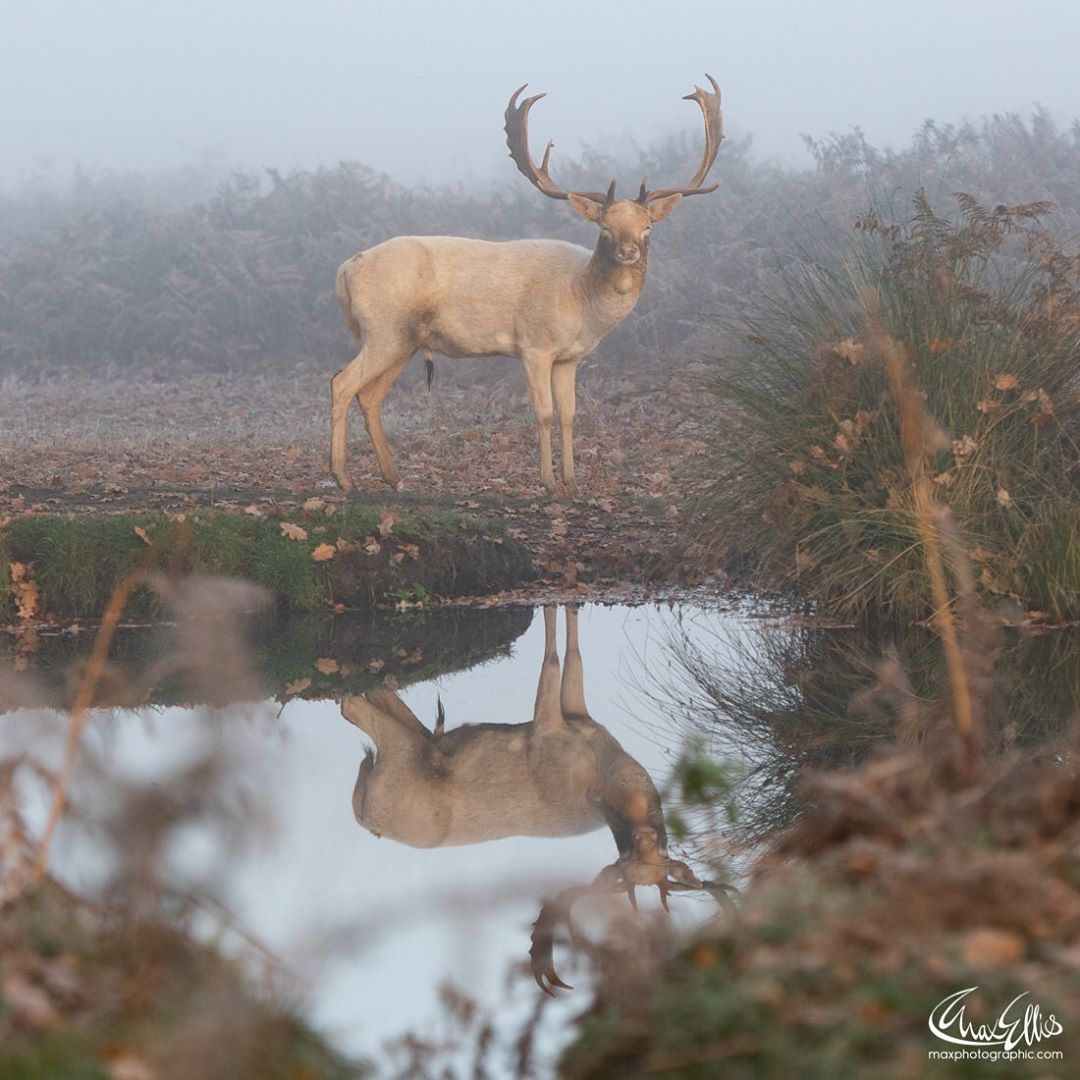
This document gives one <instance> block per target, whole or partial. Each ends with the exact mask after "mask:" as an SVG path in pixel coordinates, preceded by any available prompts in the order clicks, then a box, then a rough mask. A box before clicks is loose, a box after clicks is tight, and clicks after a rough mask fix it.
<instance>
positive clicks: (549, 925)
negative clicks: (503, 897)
mask: <svg viewBox="0 0 1080 1080" xmlns="http://www.w3.org/2000/svg"><path fill="white" fill-rule="evenodd" d="M624 887H625V885H624V882H623V879H622V873H621V871H620V870H619V867H618V864H617V863H613V864H612V865H611V866H606V867H604V869H603V870H601V871H600V873H599V874H597V876H596V879H595V880H594V881H593V883H592V884H591V885H575V886H574V887H573V888H570V889H564V890H563V891H562V892H561V893H559V895H558V896H556V897H555V899H554V900H547V901H545V902H544V903H543V904H541V906H540V914H539V915H537V917H536V922H534V923H533V925H532V936H531V939H530V945H529V966H530V967H531V969H532V975H533V978H534V979H535V980H536V985H537V986H539V987H540V989H541V990H543V991H544V993H545V994H547V995H548V996H549V997H554V996H555V991H554V990H552V987H553V986H558V987H561V988H562V989H563V990H573V989H574V988H573V987H572V986H571V985H570V984H569V983H565V982H563V981H562V979H560V978H559V975H558V973H557V972H556V970H555V932H556V930H557V929H558V928H559V924H560V923H562V924H563V925H565V926H566V929H567V932H568V933H569V934H570V940H571V941H572V942H574V943H575V944H577V941H578V939H577V934H576V933H575V932H574V924H573V922H572V921H571V919H570V910H571V908H573V906H574V904H576V903H577V901H578V900H580V899H581V897H583V896H585V895H586V894H587V893H595V892H616V891H621V890H622V889H623V888H624ZM545 980H546V981H545Z"/></svg>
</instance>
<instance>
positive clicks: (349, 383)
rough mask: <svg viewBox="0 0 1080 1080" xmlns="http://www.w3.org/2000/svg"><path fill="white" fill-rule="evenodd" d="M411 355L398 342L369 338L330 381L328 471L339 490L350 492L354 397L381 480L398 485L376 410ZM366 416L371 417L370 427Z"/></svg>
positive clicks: (410, 348)
mask: <svg viewBox="0 0 1080 1080" xmlns="http://www.w3.org/2000/svg"><path fill="white" fill-rule="evenodd" d="M412 353H413V349H412V347H411V346H410V345H408V344H406V343H405V342H403V341H401V340H398V339H396V338H394V339H380V338H376V337H374V336H373V337H370V338H369V339H368V340H367V341H366V342H365V343H364V347H363V348H362V349H361V350H360V352H359V353H358V354H357V356H356V357H355V358H354V359H353V360H351V361H350V362H349V363H348V364H346V365H345V367H343V368H342V369H341V370H340V371H339V372H338V373H337V374H336V375H335V376H334V377H333V379H331V380H330V393H331V412H330V469H331V471H332V472H333V474H334V479H335V480H336V481H337V484H338V487H340V488H341V490H342V491H351V490H352V484H351V482H350V481H349V475H348V470H347V468H346V459H347V455H348V441H349V407H350V406H351V405H352V400H353V398H354V397H355V398H356V399H357V401H358V402H359V403H360V407H361V409H362V410H363V411H364V419H365V421H366V422H367V427H368V432H369V433H370V434H371V440H372V442H373V443H374V444H375V454H376V456H377V457H378V459H379V468H380V470H381V471H382V475H383V479H384V480H386V482H387V483H388V484H391V485H392V486H396V485H397V484H398V483H399V479H398V477H397V470H396V469H395V468H394V459H393V458H392V457H391V456H390V448H389V446H387V443H386V435H385V433H384V432H383V429H382V421H381V418H380V417H379V412H378V410H379V407H380V406H381V404H382V399H383V398H384V397H385V396H386V391H387V390H389V389H390V384H391V383H392V382H393V381H394V379H396V378H397V377H398V375H400V374H401V370H402V368H404V367H405V365H406V364H407V363H408V361H409V357H410V356H411V355H412ZM372 403H374V405H373V404H372ZM369 413H372V414H373V415H374V417H375V420H374V425H373V424H372V420H371V416H370V415H369ZM391 477H393V479H391Z"/></svg>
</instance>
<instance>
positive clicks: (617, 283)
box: [581, 247, 648, 330]
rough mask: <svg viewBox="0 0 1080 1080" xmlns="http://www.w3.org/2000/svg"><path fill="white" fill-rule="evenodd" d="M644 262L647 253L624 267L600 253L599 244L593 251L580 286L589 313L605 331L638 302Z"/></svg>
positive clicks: (643, 277)
mask: <svg viewBox="0 0 1080 1080" xmlns="http://www.w3.org/2000/svg"><path fill="white" fill-rule="evenodd" d="M647 265H648V255H647V254H646V253H643V254H642V256H641V258H640V259H639V260H638V261H637V262H636V263H634V264H633V265H631V266H623V265H621V264H620V263H617V262H615V261H614V260H612V259H611V258H610V257H609V256H607V255H605V254H603V253H601V251H600V249H599V247H598V248H597V249H596V250H595V251H594V252H593V254H592V258H591V259H589V261H588V263H587V264H586V267H585V273H584V275H583V277H582V281H581V289H582V293H583V295H584V297H585V302H586V304H587V306H588V308H589V313H590V314H591V315H592V317H593V319H594V321H595V322H596V323H598V324H599V325H602V326H603V327H604V328H605V330H607V329H610V328H611V327H612V326H614V325H616V324H617V323H619V322H622V320H623V319H625V318H626V316H627V315H628V314H629V313H630V311H631V310H632V309H633V307H634V305H635V304H636V303H637V301H638V297H639V296H640V295H641V290H642V289H643V288H644V287H645V270H646V267H647Z"/></svg>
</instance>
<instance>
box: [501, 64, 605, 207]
mask: <svg viewBox="0 0 1080 1080" xmlns="http://www.w3.org/2000/svg"><path fill="white" fill-rule="evenodd" d="M528 85H529V84H528V83H522V84H521V86H519V87H518V88H517V89H516V90H515V91H514V93H513V94H512V95H511V97H510V104H509V105H507V106H506V114H505V115H506V145H507V146H508V147H509V148H510V157H511V158H513V160H514V164H515V165H516V166H517V167H518V171H519V172H520V173H521V175H522V176H524V177H525V178H526V179H527V180H528V181H529V183H531V184H533V185H534V186H535V187H536V188H538V189H539V190H540V191H542V192H543V193H544V194H545V195H547V196H548V197H549V198H552V199H569V198H570V196H571V195H572V194H573V195H580V196H581V197H582V198H583V199H590V200H591V201H592V202H595V203H599V204H600V205H601V206H606V205H607V204H608V203H610V202H612V201H613V200H614V198H615V181H614V180H612V181H611V186H610V187H609V188H608V190H607V194H606V195H605V194H604V193H603V192H600V191H574V192H570V191H564V190H563V189H562V188H560V187H559V186H558V185H557V184H556V183H555V181H554V180H552V179H551V174H550V173H549V172H548V162H549V161H550V160H551V148H552V147H553V146H554V145H555V140H554V139H551V140H549V141H548V144H547V146H546V147H545V148H544V158H543V160H542V161H541V162H540V164H539V165H537V164H536V162H535V161H533V159H532V155H531V154H530V153H529V110H530V109H531V108H532V107H533V106H534V105H535V104H536V103H537V102H538V101H539V100H540V99H541V98H542V97H547V94H533V96H532V97H527V98H526V99H525V100H524V101H523V102H522V103H521V104H520V105H519V104H518V103H517V100H518V98H519V97H520V96H521V92H522V91H523V90H524V89H525V87H526V86H528Z"/></svg>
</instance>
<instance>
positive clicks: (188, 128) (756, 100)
mask: <svg viewBox="0 0 1080 1080" xmlns="http://www.w3.org/2000/svg"><path fill="white" fill-rule="evenodd" d="M0 12H2V24H3V25H2V33H0V41H2V44H0V145H2V147H3V150H2V155H0V183H3V184H4V185H6V186H9V187H10V186H12V185H19V184H21V183H24V182H26V181H28V180H30V179H31V178H34V177H40V176H42V175H45V176H51V177H53V178H54V179H62V178H64V177H65V176H66V175H67V174H69V173H70V171H71V169H72V167H73V166H74V165H75V164H76V163H78V164H80V165H81V166H83V167H84V168H85V169H88V170H101V169H104V170H147V169H159V168H177V167H180V166H189V165H193V164H199V163H202V162H204V161H211V162H214V163H215V164H217V165H218V166H219V167H220V168H221V169H222V170H223V171H224V170H225V169H227V168H260V167H273V168H277V169H281V170H290V169H293V168H298V167H302V168H312V167H315V166H318V165H329V164H333V163H336V162H338V161H341V160H355V161H361V162H363V163H365V164H366V165H369V166H371V167H372V168H375V169H378V170H379V171H381V172H385V173H387V174H389V175H390V176H391V177H393V178H394V179H395V180H398V181H400V182H403V183H415V182H419V181H426V182H433V183H442V182H448V181H454V182H461V183H469V182H478V181H486V180H488V179H490V178H497V179H500V180H503V179H506V180H510V179H512V178H513V176H514V174H513V171H512V168H511V166H510V165H509V163H508V162H507V161H506V160H505V157H506V154H505V150H504V148H503V137H502V131H501V126H502V110H503V108H504V107H505V104H506V100H507V98H508V97H509V95H510V92H511V91H512V90H513V89H514V88H515V87H517V86H518V85H520V84H521V83H522V82H525V81H528V82H529V83H530V85H531V86H532V87H533V88H535V89H536V90H546V91H548V92H549V94H550V96H549V98H548V99H547V100H545V101H544V102H543V105H542V107H540V108H538V110H536V112H535V113H534V117H535V121H534V125H535V126H534V138H535V139H536V141H537V142H538V143H539V142H540V140H541V139H546V138H547V137H549V136H550V135H554V136H556V137H557V147H558V149H557V152H556V158H555V161H556V164H557V163H558V161H559V159H560V157H562V158H566V157H577V156H580V154H581V151H582V148H583V147H584V146H586V145H588V146H593V147H596V148H599V149H601V150H603V151H604V152H608V153H610V152H615V151H619V150H620V149H623V148H625V146H626V145H627V144H628V143H629V142H630V141H631V140H633V141H634V142H636V143H639V144H643V145H645V144H648V143H650V142H653V141H655V140H657V139H658V138H661V137H663V136H665V135H667V134H668V133H670V132H673V131H678V130H681V129H685V128H689V127H692V126H693V125H696V124H697V121H698V117H697V114H696V110H695V109H694V108H693V106H692V105H690V104H687V103H685V102H682V101H680V97H681V96H682V95H683V94H685V93H687V92H688V91H689V90H690V89H691V88H692V85H693V83H694V82H695V81H697V82H701V81H702V78H703V75H704V73H705V72H706V71H708V72H710V73H712V74H713V75H714V76H715V77H716V78H717V80H718V81H719V83H720V86H721V88H722V90H723V92H724V106H725V113H726V121H727V126H728V132H729V134H730V135H733V136H740V135H746V134H752V135H753V138H754V142H755V147H756V149H757V151H758V153H759V154H761V155H764V156H766V157H773V156H775V157H776V158H778V159H780V160H782V161H784V162H786V163H801V164H805V163H806V161H807V157H806V154H805V152H804V151H803V149H802V144H801V139H800V136H801V135H802V134H809V135H814V136H822V135H826V134H828V133H830V132H846V131H849V130H850V129H851V128H852V127H854V126H856V125H857V126H859V127H861V128H862V130H863V131H864V132H865V133H866V136H867V139H868V140H869V141H870V142H871V143H873V144H874V145H877V146H896V145H900V144H903V143H906V142H907V141H908V140H909V139H910V138H911V136H912V135H913V134H914V132H915V131H916V130H917V129H918V127H919V125H920V123H921V122H922V121H923V120H925V119H928V118H933V119H935V120H937V121H939V122H955V121H960V120H963V119H965V118H972V119H977V118H979V117H981V116H984V115H992V114H994V113H1005V112H1019V113H1028V112H1030V111H1031V109H1032V108H1033V107H1034V106H1035V105H1036V104H1038V105H1041V106H1043V107H1044V108H1045V109H1047V110H1048V111H1049V113H1050V115H1051V116H1053V117H1054V118H1055V119H1057V120H1058V121H1060V122H1066V123H1067V122H1070V121H1071V120H1072V119H1073V118H1074V116H1075V115H1076V112H1077V91H1078V85H1077V76H1076V66H1075V49H1076V42H1077V40H1080V7H1078V6H1077V5H1074V4H1068V3H1064V2H1062V0H1056V2H1047V0H1032V2H1028V3H1024V4H1016V3H1014V2H1010V0H949V2H948V3H941V2H940V0H937V2H932V0H909V2H908V3H905V4H902V5H895V4H886V3H881V2H867V0H830V2H829V3H827V4H806V3H804V2H801V0H758V2H756V3H753V4H736V3H731V2H716V0H710V2H700V0H685V2H683V3H680V4H673V5H663V4H656V3H653V2H644V0H624V2H620V3H617V4H616V3H603V4H581V3H571V2H566V0H547V2H545V3H543V4H533V5H524V4H515V5H507V4H501V3H494V2H466V3H454V4H449V3H439V2H433V0H412V2H409V3H402V4H387V3H376V2H369V0H307V2H305V3H297V2H286V0H228V2H227V3H220V2H219V3H215V2H211V0H183V2H180V0H157V2H155V3H153V4H146V3H144V2H140V0H103V2H100V3H94V4H90V3H70V2H62V0H37V2H35V3H33V4H27V3H21V2H12V0H4V2H3V3H0ZM695 130H696V128H695Z"/></svg>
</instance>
